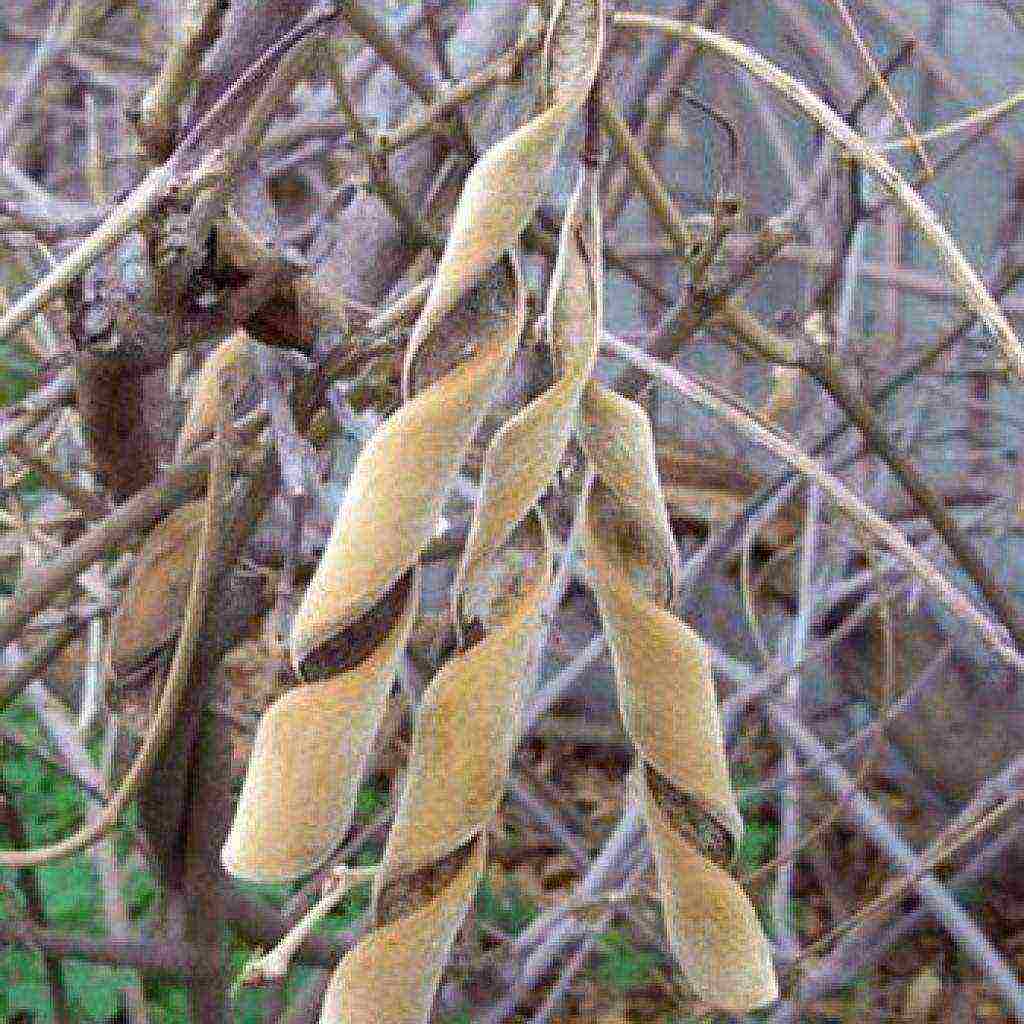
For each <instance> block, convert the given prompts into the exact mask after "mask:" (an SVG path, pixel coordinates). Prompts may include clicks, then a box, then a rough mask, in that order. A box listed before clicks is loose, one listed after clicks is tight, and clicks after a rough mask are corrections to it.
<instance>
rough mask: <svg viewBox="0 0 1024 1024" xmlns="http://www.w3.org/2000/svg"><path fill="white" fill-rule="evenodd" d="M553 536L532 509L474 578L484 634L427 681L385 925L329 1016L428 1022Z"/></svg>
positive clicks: (509, 722) (467, 891) (512, 731)
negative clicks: (528, 515)
mask: <svg viewBox="0 0 1024 1024" xmlns="http://www.w3.org/2000/svg"><path fill="white" fill-rule="evenodd" d="M551 563H552V557H551V543H550V537H549V536H548V530H547V527H546V525H545V524H544V522H543V520H542V518H541V517H540V516H539V515H537V514H534V515H531V516H530V517H528V518H527V520H526V521H524V523H523V524H522V525H521V526H520V527H519V528H518V529H517V530H516V531H515V532H514V533H513V536H512V537H511V538H510V539H509V542H508V543H507V544H506V545H505V546H504V547H503V548H502V550H501V551H500V552H494V553H492V557H490V558H489V559H488V560H487V562H486V564H481V567H480V570H479V571H478V572H476V573H474V574H471V576H469V577H467V578H466V579H465V588H466V590H467V592H468V593H467V595H466V599H465V601H464V606H465V607H467V608H469V609H471V614H472V620H471V621H469V622H464V623H463V625H464V626H465V627H469V626H470V625H475V627H476V629H477V631H478V633H479V634H481V638H480V639H479V640H478V641H477V642H476V643H475V644H473V645H472V646H470V647H469V648H468V649H467V650H465V651H464V652H462V653H461V654H458V655H456V656H455V657H453V658H452V659H451V660H450V661H449V662H448V663H447V664H446V665H445V666H444V667H443V668H442V669H441V670H440V671H439V672H438V674H437V675H436V676H435V677H434V679H433V680H432V682H431V683H430V685H429V686H428V687H427V689H426V690H425V691H424V694H423V698H422V700H421V702H420V705H419V709H418V713H417V716H416V726H415V729H414V733H413V743H412V751H411V754H410V757H409V768H408V772H407V774H406V781H405V786H404V789H403V792H402V795H401V798H400V800H399V803H398V809H397V812H396V815H395V822H394V824H393V826H392V828H391V832H390V834H389V836H388V842H387V846H386V847H385V850H384V857H383V860H382V863H381V866H380V870H379V872H378V874H377V876H376V877H375V880H374V887H373V895H372V901H371V909H370V915H371V919H372V921H373V923H374V925H375V928H374V930H373V931H372V932H370V934H369V935H367V936H366V937H365V938H364V939H363V940H362V941H361V942H360V943H359V944H358V945H357V946H356V947H355V948H354V949H353V950H352V951H351V952H350V953H349V954H348V955H346V956H345V957H344V958H343V959H342V961H341V963H340V964H339V965H338V968H337V970H336V971H335V973H334V976H333V977H332V979H331V982H330V985H329V987H328V989H327V993H326V995H325V997H324V1004H323V1010H322V1014H321V1017H320V1020H321V1024H335V1022H339V1021H344V1022H346V1024H411V1022H417V1024H422V1022H425V1021H426V1020H427V1019H428V1018H429V1016H430V1010H431V1006H432V1003H433V999H434V993H435V990H436V988H437V984H438V981H439V980H440V977H441V972H442V970H443V969H444V964H445V961H446V960H447V958H448V954H449V952H450V949H451V945H452V942H453V941H454V938H455V934H456V932H457V931H458V929H459V927H460V925H461V923H462V921H463V919H464V918H465V915H466V911H467V910H468V908H469V903H470V900H471V899H472V898H473V895H474V893H475V891H476V888H477V884H478V882H479V879H480V875H481V873H482V871H483V866H484V860H485V856H486V836H485V829H486V827H487V825H488V824H489V822H490V821H491V819H492V818H493V816H494V813H495V812H496V810H497V808H498V804H499V803H500V801H501V798H502V795H503V793H504V790H505V783H506V779H507V777H508V770H509V764H510V762H511V758H512V754H513V752H514V751H515V749H516V747H517V746H518V744H519V738H520V731H521V724H522V712H523V705H524V702H525V696H526V694H527V693H528V691H529V687H530V683H531V681H532V679H533V676H534V673H535V671H536V666H537V662H538V660H539V654H540V651H541V648H542V647H543V643H544V635H545V630H544V603H545V598H546V596H547V593H548V588H549V586H550V582H551Z"/></svg>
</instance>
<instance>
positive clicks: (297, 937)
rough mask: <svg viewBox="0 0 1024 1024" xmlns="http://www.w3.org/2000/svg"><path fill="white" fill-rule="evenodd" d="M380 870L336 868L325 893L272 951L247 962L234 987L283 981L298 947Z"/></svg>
mask: <svg viewBox="0 0 1024 1024" xmlns="http://www.w3.org/2000/svg"><path fill="white" fill-rule="evenodd" d="M376 874H377V868H350V867H345V866H342V867H338V868H333V869H332V870H331V871H330V873H329V876H328V884H327V885H325V887H324V894H323V896H322V897H321V898H320V899H319V900H318V901H317V903H316V905H315V906H314V907H312V909H310V910H309V911H308V912H307V913H306V914H305V915H304V916H303V917H302V919H301V920H300V921H299V922H298V924H296V925H295V926H294V927H293V928H292V929H291V930H290V931H289V932H288V934H287V935H285V937H284V938H283V939H281V941H280V942H279V943H278V944H277V945H276V946H275V947H274V948H273V949H272V950H270V952H269V953H264V954H262V955H261V956H257V957H254V958H253V959H252V960H250V961H249V963H247V964H246V965H245V967H244V968H243V970H242V973H241V974H240V975H239V976H238V978H237V979H236V980H235V983H234V985H233V986H232V987H233V990H237V989H238V988H240V987H242V986H244V985H258V984H261V983H263V982H269V981H280V980H282V979H283V978H285V977H286V976H287V974H288V969H289V967H290V966H291V962H292V959H293V958H294V956H295V952H296V950H297V949H298V948H299V946H301V945H302V943H303V942H305V941H306V939H307V937H308V936H309V935H310V934H312V931H313V929H314V928H315V927H316V926H317V925H318V924H319V923H320V922H321V921H322V920H323V919H324V918H325V917H326V916H327V915H328V914H329V913H330V912H331V911H332V910H333V909H334V908H335V907H336V906H337V905H338V904H339V903H340V902H341V901H342V900H343V899H344V898H345V896H346V894H347V893H348V892H349V890H350V889H352V888H354V887H355V886H357V885H361V884H362V883H364V882H370V881H372V880H373V878H374V877H375V876H376Z"/></svg>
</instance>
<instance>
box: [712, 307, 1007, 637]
mask: <svg viewBox="0 0 1024 1024" xmlns="http://www.w3.org/2000/svg"><path fill="white" fill-rule="evenodd" d="M720 312H721V319H722V320H723V322H724V323H726V324H727V325H728V326H729V327H730V328H732V329H733V330H734V331H735V332H736V334H737V335H738V336H739V337H741V338H743V340H744V341H745V342H746V343H747V344H748V345H749V346H750V347H751V348H753V349H754V350H755V351H756V352H757V353H758V354H759V355H761V356H762V357H763V358H765V359H768V360H769V361H771V362H772V363H774V364H775V365H776V366H783V367H797V368H799V369H802V370H804V371H805V372H806V373H808V374H809V375H810V376H812V377H813V378H814V379H815V380H816V381H817V382H818V383H819V384H820V385H821V386H822V388H824V389H825V391H826V392H827V394H828V395H829V396H830V397H831V398H832V400H833V401H834V402H835V403H836V405H838V406H839V407H840V408H841V409H842V410H843V412H845V413H846V415H847V416H848V417H849V419H850V422H852V423H853V424H855V425H856V427H857V428H858V429H859V430H860V432H861V433H862V434H863V435H864V439H865V440H866V441H867V443H868V445H869V446H870V448H871V450H872V451H873V452H874V453H875V454H876V455H877V456H878V457H879V458H880V459H882V461H883V462H884V463H885V464H886V465H887V466H888V467H889V469H890V470H891V471H892V473H893V475H894V476H895V477H896V478H897V479H898V480H899V481H900V483H901V484H902V485H903V486H904V488H906V490H907V492H908V493H909V494H910V495H911V497H913V499H914V500H915V501H916V502H917V503H918V505H919V506H920V507H921V510H922V511H923V512H924V514H925V516H926V517H927V518H928V521H929V522H930V523H931V524H932V526H933V527H934V528H935V532H936V533H938V534H939V536H940V537H942V539H943V540H944V541H945V542H946V546H947V547H948V548H949V550H950V551H951V552H952V553H953V554H954V555H955V556H956V558H957V560H958V561H959V562H960V565H961V566H962V567H963V569H964V570H965V571H966V572H967V574H968V575H969V576H970V577H971V580H972V581H973V582H974V583H975V584H976V586H977V587H978V589H979V590H980V591H981V593H982V594H983V595H984V597H985V600H986V601H987V602H988V604H989V606H990V607H991V608H992V610H993V612H994V613H995V616H996V618H997V619H998V620H999V622H1000V623H1001V624H1002V625H1003V626H1004V627H1005V628H1006V630H1007V632H1009V634H1010V636H1011V637H1013V641H1014V643H1015V644H1016V645H1017V647H1018V649H1019V650H1020V651H1024V614H1022V612H1021V609H1020V608H1019V607H1018V605H1017V602H1016V601H1014V599H1013V597H1012V596H1011V595H1010V593H1009V592H1008V591H1007V589H1006V588H1005V587H1004V586H1003V585H1002V584H1001V583H999V581H998V580H997V579H996V578H995V577H994V576H993V575H992V572H991V571H990V569H989V567H988V566H987V565H986V564H985V561H984V559H983V558H982V556H981V553H980V552H979V551H978V550H977V548H976V547H975V546H974V544H972V543H971V541H970V539H969V538H968V536H967V534H966V533H965V532H964V530H963V529H962V528H961V527H960V524H959V523H958V522H957V521H956V519H955V518H954V516H953V514H952V513H951V512H950V511H949V509H948V508H947V507H946V503H945V501H944V500H943V499H942V496H941V495H940V494H939V493H938V492H937V491H936V490H935V488H934V487H932V486H931V484H929V483H928V481H927V480H925V478H924V477H923V476H922V475H921V474H920V473H919V472H918V471H917V468H916V467H915V466H914V465H913V463H912V462H911V461H910V460H909V459H908V458H907V457H906V456H905V455H904V454H903V453H902V452H901V451H900V450H899V449H898V448H897V447H896V445H895V444H894V443H893V441H892V439H891V438H890V437H889V435H888V433H887V431H886V430H885V428H884V427H883V426H882V424H881V422H880V421H879V418H878V415H877V413H876V412H875V410H874V409H873V408H872V406H871V404H870V402H869V401H868V400H867V398H865V396H864V395H863V394H862V393H861V392H860V391H859V390H858V389H857V387H856V386H855V385H854V384H853V383H852V382H851V381H850V379H849V376H848V374H847V372H846V370H845V369H844V367H843V366H842V364H841V363H840V362H839V358H838V356H837V355H836V354H835V353H834V352H833V351H831V350H829V349H828V348H826V347H823V346H820V345H816V344H808V345H802V346H793V345H792V344H790V343H789V342H788V341H786V340H785V339H784V338H781V337H779V336H778V335H776V334H775V333H774V332H773V331H771V330H769V329H768V328H767V327H765V326H764V325H763V324H761V323H760V322H759V321H758V320H757V318H756V317H754V316H752V315H751V314H750V313H748V312H747V311H746V310H744V309H742V308H741V307H740V306H739V305H738V304H736V303H734V302H726V303H723V305H722V306H721V307H720Z"/></svg>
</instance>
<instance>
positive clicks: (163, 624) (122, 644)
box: [110, 501, 204, 679]
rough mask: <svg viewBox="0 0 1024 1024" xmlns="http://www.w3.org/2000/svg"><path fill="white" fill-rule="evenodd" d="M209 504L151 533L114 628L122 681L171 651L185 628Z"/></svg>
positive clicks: (178, 513)
mask: <svg viewBox="0 0 1024 1024" xmlns="http://www.w3.org/2000/svg"><path fill="white" fill-rule="evenodd" d="M203 516H204V510H203V503H202V502H201V501H193V502H189V503H188V504H186V505H182V506H181V508H178V509H175V511H173V512H171V513H170V514H169V515H168V516H166V517H165V518H164V519H162V520H161V521H160V522H159V523H157V525H156V526H154V527H153V529H152V530H151V531H150V533H149V536H148V537H147V538H146V540H145V542H144V544H143V545H142V549H141V550H140V551H139V555H138V557H137V558H136V560H135V565H134V567H133V569H132V575H131V579H130V580H129V581H128V589H127V591H126V592H125V596H124V600H123V601H122V602H121V605H120V607H119V608H118V610H117V613H116V614H115V615H114V618H113V622H112V623H111V627H110V667H111V671H112V672H113V675H114V677H115V679H116V678H122V677H125V676H128V675H130V674H132V673H133V672H135V671H137V670H138V669H140V668H142V667H144V666H145V665H146V664H147V663H148V662H149V661H151V660H152V659H153V658H154V657H155V656H156V655H157V654H159V653H161V652H162V651H164V650H166V649H168V648H169V647H170V645H171V644H172V643H173V642H174V640H175V638H176V637H177V635H178V630H179V629H180V628H181V616H182V613H183V612H184V610H185V604H186V602H187V601H188V592H189V587H190V586H191V585H192V569H193V567H194V565H195V561H196V556H197V554H198V551H199V538H200V536H201V535H202V524H203Z"/></svg>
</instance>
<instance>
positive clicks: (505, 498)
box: [453, 171, 601, 612]
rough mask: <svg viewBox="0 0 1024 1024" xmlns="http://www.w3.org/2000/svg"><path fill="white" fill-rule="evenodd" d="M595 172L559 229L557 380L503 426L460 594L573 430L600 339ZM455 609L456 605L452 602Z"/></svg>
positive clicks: (548, 477)
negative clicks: (593, 255)
mask: <svg viewBox="0 0 1024 1024" xmlns="http://www.w3.org/2000/svg"><path fill="white" fill-rule="evenodd" d="M597 200H598V195H597V175H596V174H593V173H590V172H587V171H584V172H581V174H580V176H579V181H578V182H577V186H576V189H575V190H574V192H573V194H572V197H571V199H570V200H569V205H568V207H567V209H566V214H565V220H564V222H563V224H562V231H561V237H560V239H559V247H558V256H557V259H556V261H555V268H554V273H553V275H552V279H551V287H550V291H549V300H548V331H549V342H550V350H551V355H552V363H553V365H554V369H555V373H556V379H555V381H554V382H553V383H552V385H551V386H550V387H549V388H548V389H547V390H546V391H544V392H543V393H542V394H541V395H540V396H539V397H537V398H536V399H534V401H532V402H531V403H530V404H529V405H527V406H526V408H524V409H523V410H522V411H521V412H519V413H518V414H517V415H515V416H513V417H512V418H511V419H510V420H508V422H507V423H505V424H504V425H503V426H502V427H501V429H500V430H498V432H497V433H496V434H495V435H494V437H493V438H492V439H491V443H490V444H489V445H488V448H487V453H486V455H485V458H484V465H483V473H482V476H481V480H480V501H479V502H478V503H477V507H476V510H475V514H474V516H473V522H472V525H471V527H470V532H469V536H468V538H467V540H466V548H465V551H464V553H463V556H462V561H461V564H460V567H459V570H458V574H457V577H456V585H455V589H456V591H459V590H461V589H462V586H463V581H464V580H465V579H466V578H467V577H469V576H472V575H473V573H474V572H475V571H476V569H477V568H478V566H479V564H480V563H481V562H482V561H485V560H486V559H487V558H488V557H490V555H491V554H492V553H493V552H494V551H496V550H497V549H498V548H500V547H501V545H502V544H504V543H505V541H506V540H507V538H508V537H509V535H510V534H511V533H512V531H513V530H514V529H515V527H516V526H517V524H519V523H520V522H521V521H522V520H523V517H524V516H525V515H526V514H527V513H528V512H529V510H530V509H531V508H532V507H533V505H534V504H535V503H536V502H537V500H538V499H539V498H540V497H541V495H542V494H543V493H544V491H545V490H546V489H547V488H548V487H549V486H550V485H551V482H552V481H553V480H554V478H555V474H556V473H557V471H558V467H559V465H560V464H561V462H562V459H563V457H564V455H565V451H566V447H567V445H568V443H569V439H570V437H571V436H572V432H573V430H574V429H575V426H576V421H577V416H578V410H579V401H580V396H581V395H582V393H583V388H584V386H585V384H586V383H587V380H588V379H589V378H590V373H591V370H592V369H593V366H594V360H595V359H596V357H597V347H598V343H599V341H600V338H599V336H598V331H597V326H598V325H599V324H600V322H601V317H600V314H598V315H596V316H595V315H594V310H595V309H597V310H599V309H600V306H601V295H600V288H599V280H600V278H599V276H598V275H595V274H593V272H592V270H591V261H590V259H589V258H588V256H587V254H586V251H585V250H586V248H587V246H593V245H594V239H595V237H596V235H598V234H599V233H600V230H601V228H600V208H599V205H598V201H597ZM453 609H455V610H456V612H457V606H456V605H455V604H453Z"/></svg>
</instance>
